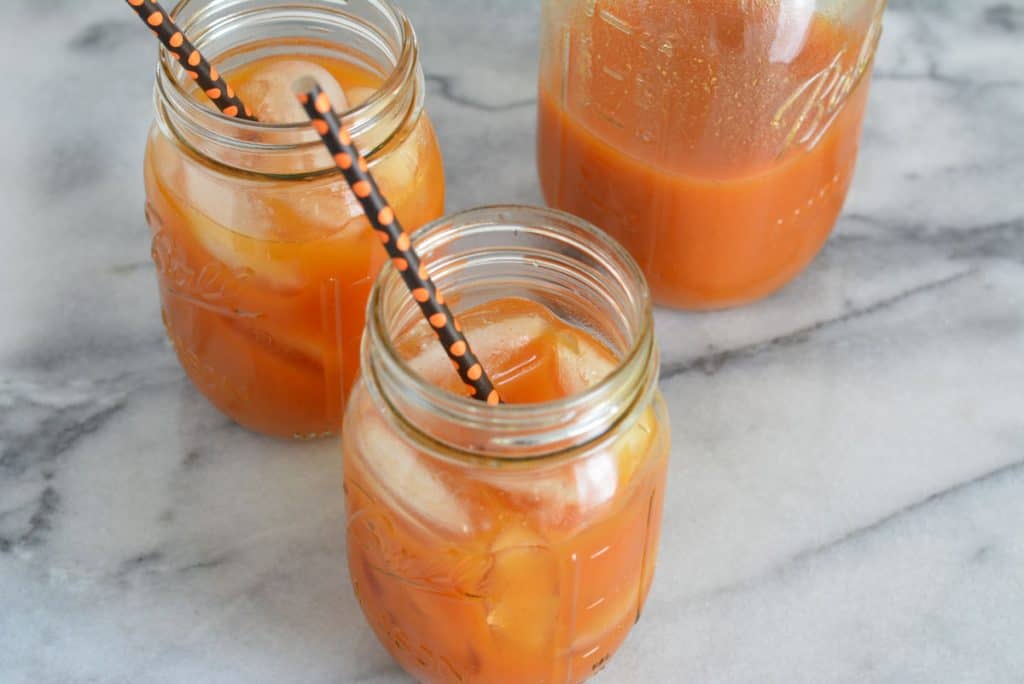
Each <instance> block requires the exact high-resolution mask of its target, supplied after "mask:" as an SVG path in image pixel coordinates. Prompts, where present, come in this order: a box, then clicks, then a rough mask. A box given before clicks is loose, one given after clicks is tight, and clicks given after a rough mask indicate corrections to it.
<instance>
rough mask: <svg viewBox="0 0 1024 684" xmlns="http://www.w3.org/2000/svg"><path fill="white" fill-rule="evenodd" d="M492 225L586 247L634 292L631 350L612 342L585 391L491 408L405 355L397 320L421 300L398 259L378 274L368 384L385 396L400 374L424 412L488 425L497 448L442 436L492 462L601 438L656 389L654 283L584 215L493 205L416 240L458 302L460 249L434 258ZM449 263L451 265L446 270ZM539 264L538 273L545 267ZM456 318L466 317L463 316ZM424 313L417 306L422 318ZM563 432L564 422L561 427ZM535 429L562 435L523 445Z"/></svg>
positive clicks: (430, 227) (366, 356)
mask: <svg viewBox="0 0 1024 684" xmlns="http://www.w3.org/2000/svg"><path fill="white" fill-rule="evenodd" d="M488 229H490V230H494V229H499V230H502V229H504V230H507V231H508V234H509V235H508V236H511V235H512V234H513V233H514V234H516V235H518V236H520V237H522V238H524V239H528V238H529V237H530V236H531V234H541V233H542V234H543V235H544V237H545V238H548V239H551V240H553V241H554V242H563V243H564V244H565V245H567V246H568V245H571V246H572V247H573V248H580V249H585V250H586V252H587V253H588V255H590V256H593V257H595V258H597V259H598V260H599V262H600V263H601V265H602V266H603V267H604V270H606V272H604V273H602V274H601V275H602V276H603V277H604V278H608V279H609V280H614V281H616V283H617V284H618V285H621V291H622V292H628V293H629V299H628V301H620V302H618V304H619V305H620V306H621V308H622V312H623V316H624V318H626V319H628V320H627V321H626V322H625V324H626V326H627V327H628V330H626V331H625V335H624V339H623V342H625V344H623V345H621V346H618V345H609V346H610V347H611V348H612V350H613V352H615V357H616V364H615V367H614V368H613V369H612V370H611V371H610V372H609V373H608V374H607V375H606V376H604V377H603V378H601V379H600V380H598V381H597V382H595V383H594V384H593V385H591V386H589V387H587V388H586V389H584V390H583V391H581V392H578V393H575V394H571V395H568V396H565V397H561V398H558V399H554V400H549V401H543V402H536V403H524V404H499V405H497V406H490V405H488V404H487V403H486V402H482V401H479V400H476V399H472V398H470V397H467V396H462V395H457V394H454V393H452V392H450V391H448V390H445V389H443V388H441V387H439V386H437V385H435V384H433V383H432V382H431V381H430V380H428V379H427V378H425V377H424V376H422V375H421V374H420V373H418V372H417V371H416V370H415V369H414V368H413V366H412V365H411V363H410V362H409V361H408V360H407V359H405V358H404V357H403V356H402V354H401V353H399V351H398V350H397V349H396V345H395V341H396V340H397V338H398V336H400V335H401V334H402V332H403V329H402V328H403V327H404V326H402V325H401V324H398V323H397V319H398V318H399V314H400V312H401V311H402V309H403V307H406V306H410V305H406V304H405V303H404V302H405V300H409V301H411V297H410V295H409V293H408V291H407V290H406V289H405V284H404V282H403V281H402V280H401V278H400V276H399V274H398V272H397V270H396V269H395V268H394V267H393V265H392V264H390V262H389V263H387V264H385V266H384V268H383V269H382V271H381V273H380V274H379V275H378V277H377V280H376V281H375V283H374V287H373V289H372V291H371V294H370V299H369V303H368V305H367V330H366V334H365V335H364V337H363V373H364V374H374V377H372V378H371V379H370V382H369V383H368V384H370V385H376V386H377V389H378V390H379V389H380V385H381V384H382V382H381V381H382V377H381V376H382V375H389V376H394V378H395V379H396V380H397V382H396V384H395V387H396V388H397V387H403V388H405V389H404V390H403V391H402V398H401V401H402V402H407V401H413V399H410V397H415V400H416V401H419V402H421V404H422V405H423V406H429V411H431V412H432V413H434V414H435V415H436V414H441V415H443V416H444V417H445V418H446V419H448V420H451V421H452V422H453V423H454V424H464V425H467V426H470V427H471V428H478V429H480V430H481V431H484V432H487V433H489V434H490V435H491V436H492V437H493V440H494V444H491V445H490V446H488V447H481V446H480V445H467V444H459V445H453V444H451V443H448V442H445V441H444V440H437V441H441V442H442V443H444V444H445V445H446V446H448V447H451V448H455V449H456V450H458V451H462V452H470V453H471V454H473V455H483V456H487V457H489V458H495V457H497V458H502V455H501V453H500V452H501V451H502V450H503V449H504V448H507V449H508V451H509V452H510V453H509V454H507V455H505V458H511V459H515V460H524V458H531V457H540V456H543V457H549V456H553V455H557V453H562V452H564V451H566V450H569V449H572V448H575V447H578V446H580V445H582V444H585V443H588V442H590V441H592V440H593V439H596V438H598V437H600V436H601V435H602V434H604V433H605V432H607V430H608V429H609V428H610V426H611V425H613V424H615V423H616V422H617V421H618V419H619V418H621V417H622V415H624V414H625V413H626V412H627V411H628V410H629V409H630V408H631V407H632V406H633V405H634V404H635V403H636V402H637V401H638V400H640V399H641V398H643V397H645V396H647V394H648V393H649V392H650V391H653V386H654V383H655V382H656V379H657V368H656V366H657V351H656V349H655V344H654V321H653V308H652V304H651V299H650V295H649V292H648V287H647V283H646V281H645V279H644V277H643V275H642V273H641V271H640V268H639V266H638V265H637V264H636V262H635V261H634V260H633V258H632V257H631V256H630V255H629V254H628V252H626V250H625V249H624V248H623V247H622V246H621V245H619V244H618V243H617V242H616V241H614V240H613V239H612V238H611V237H609V236H608V235H607V234H605V233H604V232H602V231H600V230H599V229H597V228H596V227H594V226H592V225H590V224H589V223H587V222H585V221H583V220H582V219H579V218H577V217H575V216H572V215H570V214H567V213H565V212H562V211H558V210H555V209H547V208H534V207H524V206H517V205H493V206H487V207H481V208H476V209H470V210H467V211H463V212H459V213H456V214H452V215H449V216H447V217H444V218H442V219H438V220H436V221H434V222H432V223H429V224H427V225H425V226H423V227H422V228H420V229H419V230H418V231H416V232H415V233H414V234H413V242H414V244H415V246H416V249H417V252H418V253H419V254H420V257H421V258H422V259H423V261H424V263H426V264H428V265H429V266H430V270H431V275H432V276H433V278H434V280H435V282H436V283H437V285H438V288H439V289H440V290H441V291H442V292H444V293H445V297H446V298H447V299H449V301H451V300H452V299H453V298H454V299H459V292H457V291H451V292H449V291H447V290H446V281H447V280H449V279H450V277H451V272H453V271H455V270H457V269H459V268H460V266H459V265H457V264H455V263H454V262H455V261H457V260H458V259H459V258H460V257H459V256H458V254H457V253H456V254H455V255H454V256H452V257H443V258H441V259H435V258H432V257H433V256H434V252H435V251H437V250H439V249H442V248H444V247H450V246H452V245H455V246H456V247H457V246H458V243H459V241H460V240H464V239H467V238H468V239H472V237H473V233H474V231H485V230H488ZM508 236H506V237H508ZM468 258H479V259H482V260H485V259H486V256H484V253H483V252H479V251H477V252H473V253H472V255H471V256H470V257H468ZM439 263H440V264H442V265H441V267H440V268H437V266H438V264H439ZM533 266H534V268H536V267H537V265H536V264H534V265H533ZM515 294H516V293H515V292H510V293H508V295H515ZM599 296H600V295H599V293H597V292H586V293H584V294H583V295H581V299H584V300H586V299H587V298H588V297H593V298H595V299H596V298H598V297H599ZM605 296H607V295H605ZM455 313H456V315H458V312H457V311H456V312H455ZM420 315H421V314H420V312H419V310H418V309H416V311H415V316H417V317H418V316H420ZM470 343H471V344H472V339H470ZM616 347H618V348H616ZM374 359H379V362H376V363H375V361H374ZM652 366H653V371H652ZM371 389H372V388H371ZM375 393H378V392H376V391H375ZM387 395H388V391H387V390H384V391H380V392H379V393H378V396H379V398H381V399H383V400H385V401H386V402H387V403H388V404H390V405H391V406H392V408H395V404H394V402H393V401H392V400H391V398H390V397H388V396H387ZM394 413H395V415H397V416H400V417H402V418H404V419H405V422H406V423H407V425H408V426H409V427H410V428H412V429H413V430H416V431H418V432H422V431H421V430H420V426H418V425H416V424H415V421H412V420H410V419H409V418H408V414H409V412H408V411H407V410H396V411H395V412H394ZM558 426H561V430H559V429H558ZM526 428H529V429H530V430H532V431H540V432H545V431H547V430H548V429H549V428H552V430H553V431H554V432H558V433H559V434H558V435H557V436H553V435H547V437H548V438H550V440H549V439H547V438H544V437H542V438H541V439H540V442H538V443H536V444H530V445H526V446H528V447H537V448H539V449H540V450H539V451H537V452H535V453H531V451H530V448H527V449H526V450H524V449H523V448H522V447H523V446H524V445H525V443H524V442H523V440H522V437H523V435H522V431H523V430H524V429H526ZM566 431H567V432H566ZM503 435H504V436H503ZM428 437H432V435H428ZM556 437H557V438H556ZM435 439H436V438H435ZM488 439H491V438H490V437H489V438H488ZM495 445H497V447H498V450H497V452H496V451H495V450H494V449H492V448H490V447H493V446H495Z"/></svg>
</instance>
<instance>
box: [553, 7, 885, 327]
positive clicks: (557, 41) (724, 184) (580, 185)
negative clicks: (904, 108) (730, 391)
mask: <svg viewBox="0 0 1024 684" xmlns="http://www.w3.org/2000/svg"><path fill="white" fill-rule="evenodd" d="M884 7H885V0H753V1H751V0H686V1H684V2H677V1H674V0H671V1H670V0H644V1H643V2H636V1H635V0H544V2H543V30H542V37H541V58H540V78H539V96H540V104H539V130H538V143H537V149H538V168H539V173H540V179H541V184H542V186H543V190H544V196H545V198H546V200H547V202H548V203H549V204H550V205H552V206H555V207H558V208H560V209H564V210H566V211H569V212H572V213H574V214H577V215H578V216H582V217H583V218H586V219H587V220H589V221H592V222H593V223H595V224H597V225H598V226H600V227H601V228H603V229H605V230H606V231H608V232H609V233H610V234H611V235H612V236H613V237H615V238H617V239H618V240H619V241H620V242H622V243H623V244H624V245H625V246H626V248H627V249H628V250H629V251H630V253H632V255H633V256H634V257H635V258H636V260H637V261H638V262H639V263H640V266H641V268H642V269H643V271H644V273H645V275H646V276H647V280H648V282H649V283H650V286H651V290H652V293H653V296H654V299H655V301H656V302H658V303H660V304H665V305H668V306H674V307H682V308H689V309H706V308H720V307H727V306H733V305H738V304H743V303H745V302H749V301H752V300H755V299H758V298H760V297H764V296H765V295H767V294H769V293H771V292H773V291H775V290H776V289H778V288H780V287H782V286H783V285H785V284H786V283H787V282H789V281H790V280H791V279H792V278H794V277H795V276H796V275H797V274H798V273H800V271H801V270H803V269H804V267H805V266H806V265H807V264H808V263H809V262H810V261H811V259H813V258H814V256H815V255H816V254H817V252H818V251H819V250H820V249H821V247H822V245H823V244H824V242H825V240H826V239H827V238H828V235H829V233H830V232H831V230H832V228H833V226H834V224H835V222H836V219H837V218H838V216H839V213H840V210H841V209H842V205H843V202H844V200H845V198H846V193H847V190H848V188H849V186H850V180H851V177H852V175H853V169H854V162H855V161H856V157H857V149H858V145H859V139H860V132H861V122H862V120H863V117H864V108H865V103H866V101H867V96H868V83H869V76H870V71H871V65H872V62H873V58H874V54H875V49H876V46H877V44H878V38H879V35H880V33H881V23H882V12H883V9H884Z"/></svg>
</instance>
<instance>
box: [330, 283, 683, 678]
mask: <svg viewBox="0 0 1024 684" xmlns="http://www.w3.org/2000/svg"><path fill="white" fill-rule="evenodd" d="M459 320H460V322H461V324H462V326H463V328H464V330H465V332H466V336H467V338H468V339H469V340H470V342H471V344H472V345H473V349H474V351H475V352H476V354H477V355H478V356H479V357H480V359H481V362H482V363H483V364H484V365H485V366H486V368H487V369H488V372H489V374H490V375H491V377H492V379H493V380H494V381H495V384H496V385H497V387H498V389H499V391H500V392H501V394H502V397H503V399H504V400H505V401H506V402H509V403H518V404H524V403H534V402H546V401H552V400H557V399H560V398H563V397H566V396H569V395H572V394H577V393H580V392H582V391H584V390H585V389H587V388H588V387H590V386H592V385H594V384H596V383H598V382H600V381H601V380H603V379H604V378H605V377H606V376H607V375H608V374H609V373H611V372H612V371H613V370H614V369H615V368H616V367H617V365H618V359H617V358H616V357H615V355H614V354H613V353H612V352H611V351H610V350H609V348H608V347H606V346H605V345H604V344H602V343H601V342H600V341H598V340H597V339H595V338H594V337H593V336H591V335H590V334H589V333H587V332H586V331H584V330H582V329H579V328H575V327H573V326H571V325H569V324H568V323H566V322H565V321H563V320H561V319H560V318H558V317H557V316H555V315H554V314H553V313H552V312H551V311H550V310H549V309H547V308H546V307H544V306H543V305H541V304H538V303H535V302H533V301H528V300H525V299H518V298H506V299H500V300H496V301H492V302H489V303H486V304H483V305H480V306H477V307H474V308H471V309H469V310H466V311H462V312H460V313H459ZM396 348H397V351H398V353H399V354H400V355H401V356H404V357H405V358H406V359H407V360H408V362H409V363H410V365H411V366H412V368H413V369H415V370H416V371H417V372H418V373H419V374H420V375H422V376H424V377H426V378H427V379H428V380H430V381H432V382H433V383H435V384H437V385H439V386H441V387H445V388H447V389H449V390H451V391H453V392H462V393H465V391H466V390H465V387H464V385H463V384H462V383H461V381H460V380H459V379H458V376H457V375H456V374H455V372H454V370H453V369H452V368H451V366H450V365H449V363H448V361H447V359H446V357H445V356H444V354H443V352H440V351H439V350H438V344H437V340H436V337H435V336H434V334H433V333H432V332H431V331H430V330H429V327H428V326H426V325H425V324H417V325H416V326H415V327H414V329H412V330H411V331H409V332H407V333H406V334H405V335H403V336H402V337H401V339H399V340H398V341H397V343H396ZM352 401H353V405H352V407H351V408H350V411H349V417H348V419H347V420H348V421H350V422H351V423H350V424H351V425H352V426H353V427H352V429H346V431H345V434H344V442H345V465H344V468H345V491H346V508H347V515H348V558H349V569H350V572H351V575H352V581H353V586H354V587H355V590H356V593H357V595H358V597H359V600H360V603H361V605H362V608H363V611H364V613H365V614H366V616H367V618H368V620H369V621H370V623H371V625H372V627H373V629H374V630H375V632H376V633H377V635H378V637H379V638H380V640H381V642H382V643H383V644H384V646H385V647H386V648H387V649H388V650H389V651H390V652H391V653H392V655H393V656H394V657H395V658H396V659H397V660H398V661H399V662H400V663H401V664H402V666H403V667H404V668H405V669H406V670H407V671H408V672H410V673H411V674H412V675H413V676H414V677H416V679H417V680H418V681H422V682H439V683H440V682H443V683H448V682H488V683H497V684H501V683H502V682H509V683H512V682H549V683H551V684H554V683H555V682H558V683H559V684H561V683H562V682H579V681H583V680H584V679H586V678H588V677H589V676H590V675H591V674H593V672H595V671H596V670H598V669H600V668H601V666H602V665H603V663H604V662H605V661H606V660H607V658H608V657H609V656H610V655H611V653H612V652H614V651H615V649H616V648H617V647H618V645H619V644H620V643H621V642H622V640H623V639H624V638H625V635H626V633H627V632H628V630H629V628H630V626H631V625H632V624H633V623H634V622H635V621H636V619H637V617H638V615H639V611H640V607H641V605H642V603H643V601H644V598H645V597H646V594H647V591H648V589H649V587H650V582H651V578H652V571H653V566H654V562H655V555H656V549H657V530H658V528H659V522H660V512H661V501H662V483H663V481H664V475H665V468H666V464H667V439H666V434H665V431H664V429H663V425H664V420H665V416H664V414H663V408H662V407H661V404H660V399H659V400H656V401H655V402H654V403H652V404H651V405H650V406H649V407H647V408H645V409H643V410H641V411H639V412H636V413H635V414H634V415H632V416H630V417H629V419H628V420H627V421H626V424H625V425H622V426H620V427H619V428H618V429H617V430H616V431H615V432H614V433H612V434H609V435H607V436H606V437H603V438H601V439H600V440H599V442H598V443H597V444H595V445H588V446H587V447H586V448H584V449H583V450H582V451H581V453H579V454H578V455H577V456H576V457H572V456H569V457H566V458H555V459H553V460H552V461H551V462H550V463H544V464H540V465H538V464H532V465H531V464H528V463H515V462H510V463H501V464H493V463H490V464H475V463H468V462H466V463H463V462H459V461H458V460H457V459H445V458H438V457H437V456H436V455H435V454H432V453H428V452H427V451H423V450H420V449H417V448H416V446H414V443H410V442H409V441H408V440H406V439H405V438H404V436H403V437H399V436H398V433H397V432H396V428H395V426H394V425H393V424H392V423H391V422H389V421H388V420H387V418H386V417H385V416H383V415H382V414H381V413H380V412H379V411H378V410H377V409H376V408H375V406H374V405H373V403H372V402H370V401H368V400H367V398H366V393H365V392H364V391H361V390H360V389H357V390H356V392H355V393H354V395H353V400H352Z"/></svg>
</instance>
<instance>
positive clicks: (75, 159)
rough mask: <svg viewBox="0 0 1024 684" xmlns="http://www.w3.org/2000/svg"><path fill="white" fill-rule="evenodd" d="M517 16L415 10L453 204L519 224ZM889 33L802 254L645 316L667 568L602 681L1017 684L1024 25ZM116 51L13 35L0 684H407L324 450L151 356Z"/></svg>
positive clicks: (134, 40)
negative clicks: (735, 295) (751, 296)
mask: <svg viewBox="0 0 1024 684" xmlns="http://www.w3.org/2000/svg"><path fill="white" fill-rule="evenodd" d="M535 4H536V3H534V2H523V1H521V0H504V1H503V2H498V1H496V0H490V1H488V2H486V3H484V2H478V1H477V0H446V2H445V3H444V7H445V11H443V12H442V11H439V9H438V8H439V6H440V5H439V3H437V2H434V3H431V2H428V0H415V1H414V0H406V1H405V2H404V5H405V6H406V7H408V9H409V10H410V12H411V14H412V15H413V17H414V20H415V22H416V24H417V26H418V28H419V32H420V35H421V38H422V42H423V46H424V60H425V64H426V66H427V70H428V72H429V74H430V86H431V90H430V98H429V105H428V106H429V108H430V110H431V112H432V115H433V118H434V120H435V122H436V124H437V127H438V129H439V132H440V136H441V141H442V144H443V147H444V150H445V154H446V158H447V165H448V181H449V187H450V199H451V201H450V209H458V208H464V207H467V206H471V205H474V204H479V203H490V202H496V201H520V202H537V201H539V193H538V189H537V184H536V180H535V176H534V171H533V168H532V164H533V153H532V148H531V145H529V144H523V143H522V142H521V139H522V138H524V137H525V138H526V139H528V140H532V136H533V125H534V120H533V119H534V111H533V103H534V74H533V69H534V62H535V52H536V28H535V27H536V21H537V19H536V7H535V6H534V5H535ZM890 6H891V7H890V10H889V13H888V16H887V25H886V32H885V37H884V39H883V43H882V48H881V53H880V56H879V60H878V73H877V76H876V80H875V83H874V90H873V92H872V97H871V106H870V113H869V118H868V121H867V127H866V131H865V137H864V147H863V154H862V157H861V161H860V164H859V167H858V170H857V176H856V181H855V187H854V190H853V192H852V195H851V197H850V201H849V203H848V205H847V210H846V213H845V215H844V217H843V219H842V220H841V222H840V226H839V229H838V232H837V234H836V235H835V237H834V238H833V239H832V240H831V242H830V243H829V245H828V247H827V248H826V250H825V251H824V253H823V254H822V255H821V257H820V258H819V259H818V260H817V261H816V262H815V264H814V265H813V266H812V267H811V268H810V270H809V271H808V272H807V274H806V275H804V276H803V277H802V278H800V279H799V280H798V281H797V282H796V283H795V284H793V285H792V286H791V287H789V288H788V289H787V290H785V291H784V292H783V293H781V294H779V295H778V296H776V297H773V298H771V299H770V300H768V301H765V302H762V303H760V304H758V305H756V306H752V307H748V308H745V309H742V310H738V311H731V312H727V313H717V314H710V315H687V314H679V313H671V312H660V313H659V314H658V324H659V331H660V335H661V340H662V342H663V350H664V362H665V373H664V381H663V388H664V391H665V394H666V395H667V397H668V399H669V403H670V406H671V412H672V415H673V430H674V432H675V446H674V450H673V461H672V468H671V474H670V478H671V489H670V493H669V496H668V500H667V510H666V514H665V524H664V535H663V542H662V555H661V563H660V566H659V569H658V575H657V578H656V582H655V585H654V589H653V592H652V595H651V598H650V602H649V606H648V609H647V613H646V616H645V618H644V619H643V620H642V621H641V622H640V624H638V625H637V627H636V628H635V630H634V631H633V633H632V635H631V637H630V638H629V640H628V642H627V643H626V645H625V647H624V648H623V649H622V650H621V651H620V652H619V654H618V655H617V656H616V657H615V658H614V659H613V661H612V663H611V665H610V666H609V668H608V669H607V670H606V671H605V673H604V674H602V675H601V676H600V677H599V678H598V681H600V682H609V683H611V682H627V683H628V682H814V683H821V682H894V683H897V682H898V683H901V684H902V683H909V682H929V683H931V682H957V683H959V682H986V683H989V682H1021V681H1024V0H1012V1H1011V2H1000V1H999V0H991V4H990V2H989V1H982V0H892V1H891V2H890ZM136 22H137V19H136V18H135V17H134V16H132V15H131V13H130V12H129V11H128V9H127V8H126V7H124V4H123V3H121V2H111V1H110V0H46V1H45V2H39V1H37V0H5V2H4V3H3V6H2V8H0V56H2V58H3V64H5V65H7V67H8V68H7V69H5V74H4V78H5V84H4V92H5V93H6V97H5V103H4V105H3V107H2V108H0V136H2V148H3V150H4V154H3V158H2V159H3V161H2V162H0V174H2V176H0V188H3V190H2V192H3V207H2V212H3V219H2V226H3V242H2V244H3V250H2V251H0V313H2V321H3V323H2V324H0V681H2V682H4V683H5V684H20V683H22V682H25V683H28V682H32V683H36V682H40V683H46V682H61V683H63V682H215V683H219V682H366V683H369V684H390V683H393V682H402V681H405V679H404V678H403V676H402V674H401V673H400V671H398V670H397V668H396V667H395V666H394V665H393V664H392V662H391V661H390V659H389V658H388V656H387V655H386V653H385V652H384V651H383V649H382V648H380V647H379V646H378V645H377V644H376V642H375V640H374V638H373V636H372V635H371V633H370V632H369V630H368V629H367V627H366V625H365V624H364V622H363V620H362V617H361V615H360V613H359V610H358V607H357V605H356V602H355V599H354V597H353V595H352V593H351V592H350V590H349V587H348V578H347V576H346V571H345V566H344V562H343V553H344V551H343V539H342V526H341V522H340V516H341V510H342V508H341V507H342V501H341V492H340V489H339V486H338V468H339V455H338V453H337V449H336V447H335V445H334V444H332V443H322V444H317V445H312V446H310V445H301V446H297V445H286V444H281V443H275V442H271V441H267V440H263V439H259V438H257V437H254V436H252V435H250V434H247V433H245V432H244V431H242V430H240V429H238V428H236V427H234V426H232V425H231V424H229V423H228V422H227V421H225V420H224V419H223V418H222V417H220V416H219V415H218V414H217V413H216V412H215V411H214V410H213V409H211V408H210V407H209V406H208V405H207V404H206V403H205V402H204V401H203V400H202V399H201V398H200V397H199V396H198V395H197V394H196V392H195V391H194V390H192V389H191V387H190V386H189V385H188V383H187V382H186V380H185V378H184V376H183V375H182V372H181V371H180V370H179V368H178V366H177V364H176V362H175V359H174V358H173V355H172V353H171V351H170V349H169V347H168V345H167V344H166V342H165V341H164V336H163V333H162V330H161V326H160V321H159V315H158V308H157V297H156V287H155V284H154V275H153V270H152V268H151V265H150V261H149V257H148V252H149V247H148V237H147V231H146V229H145V226H144V224H143V220H142V182H141V174H140V163H141V155H142V144H143V135H144V131H145V128H146V126H147V121H148V119H149V112H150V83H151V62H152V59H153V46H152V44H151V37H150V36H149V35H148V34H147V33H146V32H145V31H143V30H141V28H140V27H139V26H137V25H136ZM15 67H17V68H15Z"/></svg>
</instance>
